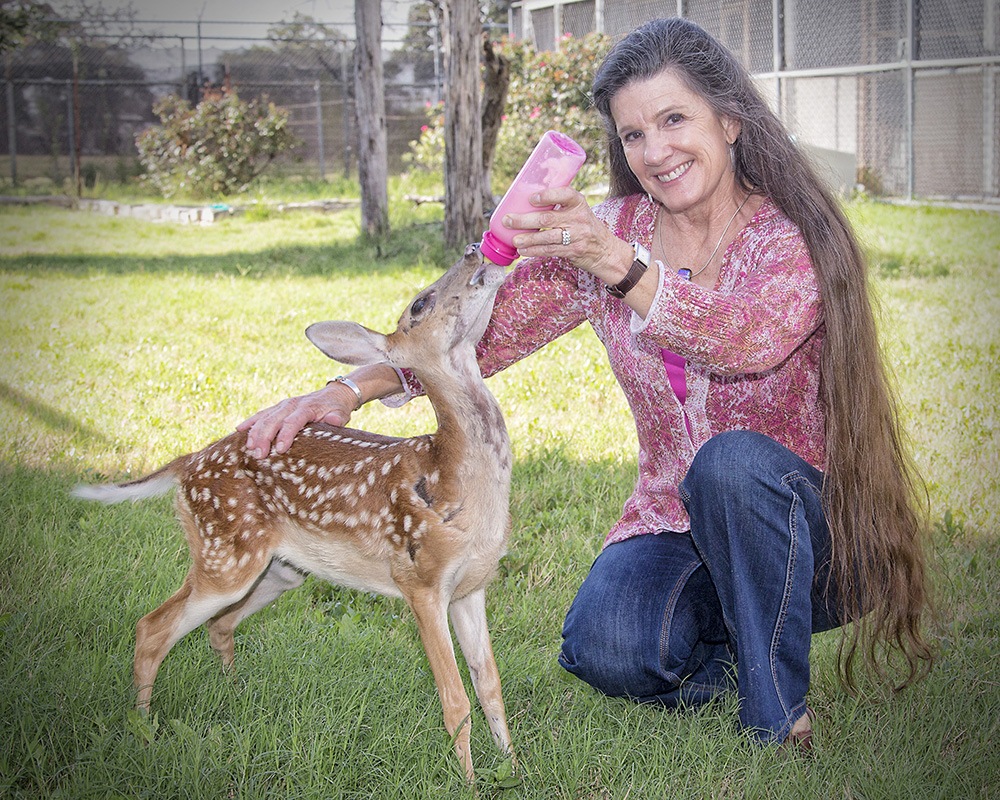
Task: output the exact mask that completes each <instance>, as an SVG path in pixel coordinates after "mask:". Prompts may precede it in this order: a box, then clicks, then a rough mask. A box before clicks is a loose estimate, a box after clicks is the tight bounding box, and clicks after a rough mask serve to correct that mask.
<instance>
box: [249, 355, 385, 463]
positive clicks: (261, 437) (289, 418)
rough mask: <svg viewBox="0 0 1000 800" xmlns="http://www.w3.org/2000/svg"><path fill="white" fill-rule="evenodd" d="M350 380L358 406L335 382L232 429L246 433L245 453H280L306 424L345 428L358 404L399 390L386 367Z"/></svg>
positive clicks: (370, 367) (362, 370)
mask: <svg viewBox="0 0 1000 800" xmlns="http://www.w3.org/2000/svg"><path fill="white" fill-rule="evenodd" d="M350 377H351V380H352V381H354V383H355V384H356V385H357V386H358V388H359V390H360V391H361V402H360V403H359V402H358V396H357V395H356V394H355V393H354V391H353V390H352V389H350V388H349V387H347V386H345V385H344V384H343V383H340V382H338V381H330V382H329V383H328V384H327V385H326V386H324V387H323V388H322V389H320V390H318V391H315V392H312V393H310V394H304V395H302V396H300V397H290V398H288V399H287V400H282V401H281V402H280V403H278V404H276V405H273V406H271V407H270V408H265V409H264V410H263V411H258V412H257V413H256V414H254V415H253V416H252V417H249V418H248V419H245V420H244V421H243V422H241V423H240V424H239V425H237V426H236V430H238V431H247V450H249V451H250V454H251V455H252V456H254V457H255V458H263V457H264V456H266V455H267V454H268V453H270V452H271V447H272V446H273V447H274V449H275V451H276V452H278V453H284V452H285V451H286V450H288V448H289V447H291V446H292V440H293V439H294V438H295V435H296V434H297V433H298V432H299V431H300V430H302V429H303V428H304V427H305V426H306V425H307V424H309V423H310V422H326V423H328V424H330V425H346V424H347V422H348V420H350V418H351V414H353V413H354V412H355V411H356V410H357V409H358V407H359V406H360V405H361V404H362V403H366V402H368V401H369V400H375V399H376V398H379V397H388V396H389V395H391V394H395V393H396V392H399V391H401V390H402V388H403V387H402V385H401V384H400V378H399V374H398V373H397V372H396V370H395V369H393V368H392V367H390V366H389V365H388V364H370V365H368V366H365V367H358V368H357V369H355V370H354V371H353V372H351V375H350Z"/></svg>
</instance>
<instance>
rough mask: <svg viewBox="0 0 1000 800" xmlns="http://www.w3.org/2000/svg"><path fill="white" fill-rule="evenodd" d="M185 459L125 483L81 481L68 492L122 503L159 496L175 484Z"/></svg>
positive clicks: (91, 498) (107, 501)
mask: <svg viewBox="0 0 1000 800" xmlns="http://www.w3.org/2000/svg"><path fill="white" fill-rule="evenodd" d="M186 459H187V456H182V457H181V458H178V459H175V460H174V461H171V462H170V463H169V464H166V465H164V466H162V467H160V468H159V469H158V470H156V471H155V472H151V473H149V475H146V476H145V477H143V478H137V479H136V480H134V481H128V482H126V483H103V484H86V483H81V484H78V485H77V486H75V487H73V489H72V491H71V492H70V494H72V495H73V497H78V498H79V499H81V500H97V501H99V502H101V503H109V504H110V503H122V502H124V501H125V500H131V501H132V502H133V503H136V502H138V501H139V500H145V499H146V498H148V497H159V496H160V495H163V494H166V493H167V492H169V491H170V490H171V489H173V488H174V486H175V485H176V484H177V480H178V478H179V477H180V468H181V467H182V466H183V465H184V462H185V461H186Z"/></svg>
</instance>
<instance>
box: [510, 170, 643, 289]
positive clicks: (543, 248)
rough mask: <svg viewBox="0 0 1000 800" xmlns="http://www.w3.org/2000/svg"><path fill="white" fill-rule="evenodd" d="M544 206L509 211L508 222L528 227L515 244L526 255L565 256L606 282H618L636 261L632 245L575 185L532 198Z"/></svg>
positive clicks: (516, 227)
mask: <svg viewBox="0 0 1000 800" xmlns="http://www.w3.org/2000/svg"><path fill="white" fill-rule="evenodd" d="M531 202H532V204H534V205H539V206H554V208H540V209H539V210H538V211H533V212H531V213H528V214H507V215H505V217H504V219H503V220H501V221H502V222H503V224H504V226H506V227H508V228H512V229H524V232H523V233H519V234H517V236H515V237H514V247H516V248H517V251H518V252H519V253H520V254H521V256H524V257H529V258H530V257H542V258H553V257H558V258H565V259H567V260H569V261H572V262H573V265H574V266H576V267H578V268H580V269H583V270H586V271H587V272H589V273H591V274H592V275H594V276H596V277H597V278H599V279H601V280H602V281H604V282H605V283H611V284H615V283H618V282H619V281H620V280H621V279H622V278H623V277H624V276H625V273H626V272H628V268H629V266H630V265H631V264H632V258H633V252H632V246H631V245H630V244H629V243H628V242H625V241H622V240H621V239H619V238H618V237H617V236H615V235H614V234H613V233H612V232H611V231H610V230H609V229H608V226H607V225H605V224H604V223H603V222H601V220H599V219H598V218H597V216H596V215H595V214H594V212H593V211H592V210H591V208H590V206H589V205H588V204H587V200H586V198H584V196H583V195H582V194H580V193H579V192H578V191H576V190H575V189H572V188H569V187H565V188H559V189H545V190H544V191H542V192H540V193H539V194H537V195H535V196H534V197H533V198H531Z"/></svg>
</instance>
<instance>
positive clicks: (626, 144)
mask: <svg viewBox="0 0 1000 800" xmlns="http://www.w3.org/2000/svg"><path fill="white" fill-rule="evenodd" d="M611 114H612V116H613V117H614V120H615V127H616V129H617V131H618V137H619V139H620V140H621V143H622V147H623V148H624V151H625V158H626V160H627V161H628V165H629V167H630V168H631V169H632V172H633V173H634V174H635V176H636V178H638V179H639V183H640V184H642V187H643V189H645V190H646V191H647V192H648V193H649V194H650V195H651V196H652V197H653V199H655V200H658V201H659V202H660V203H662V204H663V205H664V206H665V207H666V208H667V210H668V211H672V212H685V211H690V210H695V209H696V208H697V207H698V206H699V205H700V204H702V203H705V202H711V201H712V200H713V199H714V200H717V201H718V202H722V201H728V200H729V199H731V198H732V196H733V195H732V192H734V191H735V186H736V182H735V176H734V174H733V171H732V166H731V162H730V159H729V144H730V143H731V142H734V141H735V140H736V137H737V136H739V125H738V123H737V122H735V121H734V120H731V119H729V118H728V117H720V116H719V115H718V114H716V113H715V111H714V110H713V109H712V108H711V107H710V106H709V105H708V103H706V102H705V101H704V100H703V99H702V97H701V96H700V95H698V94H697V93H695V92H693V91H691V90H690V89H689V88H688V87H687V85H686V84H685V83H684V81H682V80H681V79H680V77H679V76H678V75H677V73H675V72H674V71H673V70H671V69H667V70H664V71H663V72H661V73H659V74H658V75H655V76H653V77H652V78H648V79H644V80H637V81H634V82H632V83H629V84H627V85H626V86H625V87H623V88H622V89H621V90H619V91H618V93H617V94H616V95H615V96H614V97H613V98H612V100H611ZM719 190H722V194H721V195H720V194H719Z"/></svg>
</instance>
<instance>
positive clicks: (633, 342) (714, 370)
mask: <svg viewBox="0 0 1000 800" xmlns="http://www.w3.org/2000/svg"><path fill="white" fill-rule="evenodd" d="M595 212H596V213H597V215H598V217H600V218H601V219H602V220H603V221H604V222H605V223H606V224H607V225H608V226H609V227H610V228H611V230H612V231H614V233H615V235H616V236H618V237H619V238H621V239H624V240H625V241H634V240H638V241H640V242H642V243H643V244H645V245H646V246H647V247H649V246H651V243H652V235H653V224H654V221H655V216H656V207H655V206H654V205H653V204H652V203H651V202H650V200H649V198H648V197H647V196H646V195H633V196H630V197H623V198H621V197H620V198H613V199H610V200H607V201H605V202H604V203H602V204H601V205H599V206H597V207H596V208H595ZM584 321H587V322H589V323H590V325H591V326H592V327H593V329H594V331H595V332H596V333H597V336H598V338H599V339H600V340H601V342H602V343H603V344H604V346H605V348H606V349H607V352H608V358H609V359H610V362H611V367H612V369H613V370H614V373H615V376H616V377H617V379H618V382H619V384H620V385H621V387H622V390H623V391H624V392H625V396H626V398H627V400H628V403H629V406H630V408H631V410H632V414H633V416H634V417H635V423H636V430H637V432H638V442H639V461H638V466H639V479H638V482H637V483H636V486H635V490H634V491H633V493H632V496H631V497H629V499H628V500H627V502H626V503H625V507H624V510H623V513H622V516H621V518H620V519H619V520H618V522H617V523H615V525H614V526H613V527H612V528H611V531H610V533H609V534H608V536H607V538H606V540H605V546H606V545H609V544H612V543H614V542H618V541H621V540H623V539H627V538H629V537H631V536H636V535H639V534H645V533H655V532H658V531H663V530H671V531H686V530H688V528H689V525H688V518H687V513H686V512H685V510H684V506H683V505H682V503H681V500H680V497H679V495H678V486H679V485H680V482H681V480H682V479H683V478H684V475H685V473H686V472H687V469H688V467H689V466H690V464H691V459H692V458H693V457H694V454H695V452H696V451H697V450H698V448H699V447H700V446H701V445H702V444H704V443H705V442H706V441H707V440H708V439H709V438H710V437H712V436H714V435H715V434H717V433H721V432H722V431H727V430H754V431H758V432H760V433H763V434H766V435H767V436H770V437H771V438H773V439H775V440H777V441H778V442H780V443H781V444H783V445H785V446H786V447H788V448H789V449H790V450H792V451H793V452H795V453H797V454H798V455H799V456H801V457H802V458H804V459H805V460H806V461H808V462H809V463H811V464H813V465H814V466H816V467H817V468H820V469H822V467H823V459H824V437H823V410H822V407H821V404H820V400H819V397H818V390H819V368H820V349H821V346H822V342H823V327H822V310H821V306H820V296H819V287H818V285H817V281H816V276H815V274H814V272H813V267H812V261H811V259H810V257H809V252H808V250H807V248H806V244H805V241H804V239H803V238H802V234H801V233H800V231H799V229H798V228H797V227H796V226H795V225H794V224H793V223H792V222H791V221H790V220H789V219H788V218H787V217H786V216H785V215H784V214H783V213H782V212H781V211H780V210H779V209H778V208H777V206H775V205H774V203H773V202H771V201H770V200H769V199H765V201H764V203H763V204H762V205H761V207H760V208H759V209H758V211H757V213H756V214H755V215H754V217H753V219H752V220H751V221H750V223H749V224H748V225H747V226H746V227H745V228H744V229H743V230H742V231H740V233H739V235H738V236H737V237H736V239H735V240H734V241H733V242H732V243H731V244H730V245H729V247H728V248H727V250H726V252H725V256H724V259H723V265H722V270H721V274H720V276H719V279H718V283H717V285H716V287H715V290H714V291H711V290H708V289H705V288H703V287H701V286H698V285H697V284H694V283H690V282H688V281H686V280H684V279H683V278H681V277H679V276H678V275H676V274H674V273H673V272H671V271H669V270H667V269H665V268H661V269H660V283H659V286H658V288H657V290H656V295H655V297H654V299H653V303H652V306H651V307H650V310H649V312H648V314H647V316H646V318H645V319H642V318H640V317H639V316H638V315H637V314H635V313H633V311H632V310H631V309H630V308H629V307H628V306H627V305H626V304H625V302H624V301H622V300H618V299H616V298H614V297H612V296H611V295H609V294H608V293H607V292H606V291H605V290H604V286H603V284H602V283H601V282H600V281H599V280H597V279H596V278H595V277H594V276H592V275H590V274H589V273H587V272H585V271H583V270H580V269H577V268H575V267H573V266H572V265H571V264H569V263H568V262H566V261H563V260H561V259H558V258H552V259H522V260H521V261H520V262H519V263H518V264H517V266H516V267H515V268H514V270H513V271H512V272H511V273H510V275H508V276H507V280H506V281H505V282H504V284H503V286H501V287H500V291H499V293H498V295H497V301H496V306H495V308H494V311H493V318H492V320H491V322H490V325H489V327H488V328H487V330H486V333H485V335H484V336H483V339H482V341H481V342H480V344H479V347H478V355H479V361H480V366H481V368H482V371H483V374H484V375H485V376H487V377H488V376H490V375H493V374H495V373H497V372H499V371H500V370H502V369H504V368H505V367H507V366H509V365H511V364H512V363H514V362H515V361H518V360H519V359H522V358H524V357H525V356H527V355H530V354H531V353H533V352H535V351H536V350H538V349H539V348H541V347H542V346H543V345H545V344H547V343H548V342H550V341H552V340H553V339H555V338H556V337H558V336H560V335H562V334H564V333H566V332H567V331H569V330H571V329H573V328H575V327H576V326H577V325H579V324H581V323H582V322H584ZM664 349H667V350H669V351H672V352H673V353H676V354H677V355H678V356H680V357H681V358H683V359H684V361H685V362H686V363H685V365H684V370H685V377H686V390H687V397H686V398H685V399H684V402H683V403H681V401H679V400H678V398H677V395H676V394H675V393H674V390H673V389H672V388H671V384H670V381H669V380H668V376H667V371H666V369H665V367H664V360H663V354H662V351H663V350H664ZM405 377H406V383H407V385H406V390H407V392H406V395H407V396H410V395H412V394H416V393H419V392H420V387H419V385H418V384H416V383H415V382H414V381H413V379H412V376H410V375H406V376H405ZM390 402H391V401H390ZM398 402H399V396H397V398H396V402H392V404H393V405H395V404H397V403H398Z"/></svg>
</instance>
